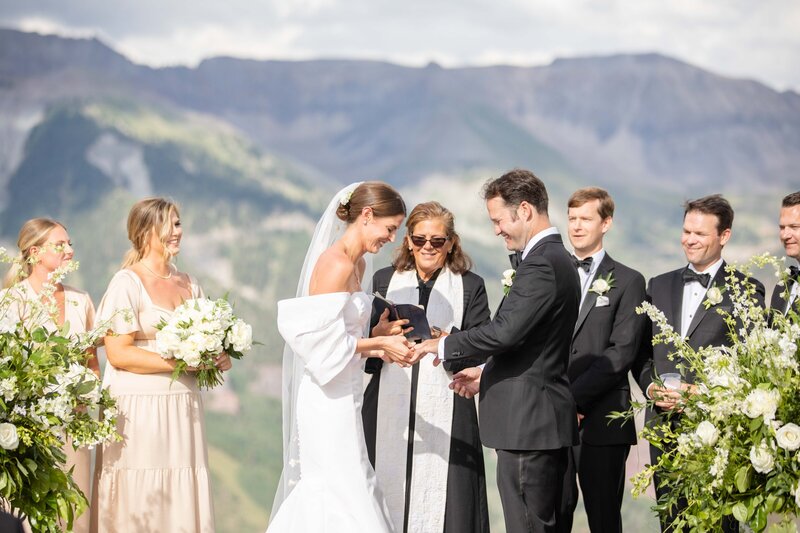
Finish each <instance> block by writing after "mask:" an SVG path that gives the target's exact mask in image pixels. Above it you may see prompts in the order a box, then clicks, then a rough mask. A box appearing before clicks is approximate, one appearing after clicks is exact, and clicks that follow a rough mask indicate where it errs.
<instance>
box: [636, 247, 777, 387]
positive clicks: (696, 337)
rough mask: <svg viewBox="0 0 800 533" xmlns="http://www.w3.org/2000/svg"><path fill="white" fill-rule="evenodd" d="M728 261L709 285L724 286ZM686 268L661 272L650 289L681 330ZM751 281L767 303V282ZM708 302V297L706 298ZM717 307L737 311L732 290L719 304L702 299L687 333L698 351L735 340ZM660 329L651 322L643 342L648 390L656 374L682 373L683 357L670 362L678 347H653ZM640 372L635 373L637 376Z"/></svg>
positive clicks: (642, 373) (643, 377)
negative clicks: (706, 301)
mask: <svg viewBox="0 0 800 533" xmlns="http://www.w3.org/2000/svg"><path fill="white" fill-rule="evenodd" d="M725 265H726V263H725V261H723V262H722V266H720V268H719V270H718V271H717V274H716V275H715V276H714V279H712V280H711V283H710V284H709V288H710V287H713V286H715V285H716V286H717V287H720V288H721V287H724V286H725V278H726V277H727V276H728V273H727V272H725ZM684 270H685V269H684V268H679V269H678V270H673V271H672V272H667V273H666V274H661V275H660V276H656V277H655V278H653V279H651V280H650V284H649V285H648V288H647V294H648V299H649V300H650V301H651V302H652V303H653V305H655V306H656V307H658V308H659V309H660V310H661V311H662V312H663V313H664V316H666V317H667V322H669V324H670V325H672V327H673V328H674V329H675V331H677V332H679V333H680V330H681V314H682V309H681V308H682V305H683V285H684V284H683V277H682V276H683V271H684ZM736 276H737V278H739V279H740V280H742V279H744V275H743V274H741V273H740V272H737V273H736ZM751 281H752V282H754V283H755V285H756V298H757V299H758V303H759V305H761V306H762V307H763V306H764V292H765V291H764V285H763V284H762V283H761V282H760V281H758V280H756V279H752V278H751ZM703 301H705V298H704V299H703ZM717 309H722V310H724V311H727V312H728V313H731V312H732V311H733V303H732V302H731V298H730V291H729V290H724V291H723V292H722V302H720V303H719V304H718V305H715V306H712V307H709V308H708V309H706V308H705V306H704V305H703V303H702V302H701V303H700V305H699V306H698V308H697V312H696V313H695V315H694V318H692V322H691V324H689V329H688V330H687V332H686V336H687V337H688V343H689V346H691V347H692V348H694V349H695V350H696V349H698V348H700V347H703V346H730V344H731V339H730V336H729V335H730V334H729V331H728V326H727V324H726V323H725V320H724V319H723V317H722V315H720V314H719V313H717V312H716V310H717ZM659 331H660V330H659V328H658V326H657V325H656V324H655V323H651V326H650V334H649V335H645V339H644V342H643V343H642V345H643V346H642V351H641V353H640V356H641V359H640V361H641V364H640V363H638V362H637V367H638V369H637V371H638V381H639V386H640V387H641V388H642V392H646V391H647V387H649V386H650V384H651V383H653V377H654V375H661V374H664V373H665V372H678V370H677V369H676V366H675V365H677V364H678V363H679V362H680V358H679V357H675V358H674V360H672V361H670V360H669V359H668V358H667V354H668V353H670V352H673V351H674V350H675V347H674V346H673V345H672V344H663V343H661V344H657V345H656V346H653V344H652V338H653V335H656V334H657V333H659ZM636 375H637V374H634V376H636ZM684 379H685V380H686V381H687V382H689V383H692V382H694V376H693V375H692V374H691V373H687V375H686V376H684Z"/></svg>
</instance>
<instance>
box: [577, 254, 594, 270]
mask: <svg viewBox="0 0 800 533" xmlns="http://www.w3.org/2000/svg"><path fill="white" fill-rule="evenodd" d="M572 264H573V265H575V268H582V269H583V271H584V272H586V273H587V274H588V273H589V271H590V270H591V269H592V256H589V257H587V258H586V259H578V258H577V257H575V256H574V255H573V256H572Z"/></svg>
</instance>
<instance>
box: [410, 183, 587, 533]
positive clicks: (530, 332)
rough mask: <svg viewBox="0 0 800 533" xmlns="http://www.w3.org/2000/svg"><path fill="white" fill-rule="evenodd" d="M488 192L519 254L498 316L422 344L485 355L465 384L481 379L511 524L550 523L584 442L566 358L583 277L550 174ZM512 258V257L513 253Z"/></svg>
mask: <svg viewBox="0 0 800 533" xmlns="http://www.w3.org/2000/svg"><path fill="white" fill-rule="evenodd" d="M483 197H484V199H485V200H486V209H487V211H488V212H489V218H490V219H491V221H492V223H493V224H494V230H495V233H496V234H497V235H499V236H501V237H503V239H504V240H505V242H506V247H507V248H508V249H509V250H512V251H515V252H516V254H514V255H518V256H519V257H520V263H519V266H518V267H517V268H516V273H515V275H514V278H513V283H512V285H511V287H510V290H509V291H508V294H507V295H506V297H505V298H504V299H503V301H502V302H501V304H500V308H499V309H498V310H497V312H496V313H495V316H494V318H493V319H492V320H491V322H489V323H487V324H485V325H483V326H479V327H476V328H472V329H470V330H467V331H462V332H459V333H454V334H452V335H449V336H447V337H443V338H440V339H431V340H428V341H425V342H423V343H421V344H418V345H417V348H416V355H417V357H421V356H422V355H424V354H425V353H437V354H438V355H439V357H438V358H437V359H436V360H435V362H434V364H438V361H439V360H440V359H441V360H444V361H456V360H459V359H473V358H478V359H485V358H487V357H488V362H487V363H486V367H485V368H484V369H483V373H482V376H481V374H480V371H478V370H477V369H467V371H464V372H460V373H459V374H457V375H456V376H455V380H456V381H455V382H454V386H455V388H456V391H457V392H460V393H462V394H464V395H470V394H472V393H475V392H477V389H478V386H479V387H480V393H481V395H480V433H481V440H482V441H483V444H484V445H485V446H488V447H490V448H495V449H496V450H497V485H498V488H499V490H500V498H501V500H502V503H503V514H504V516H505V523H506V531H508V533H527V532H551V531H555V527H556V509H557V508H558V505H559V503H560V498H561V495H560V488H561V486H562V480H563V477H564V473H565V470H566V468H567V450H568V448H569V447H570V446H573V445H575V444H577V443H578V428H577V422H576V420H577V413H576V410H575V403H574V402H573V400H572V396H571V394H570V390H569V381H568V380H567V365H568V363H569V346H570V342H571V340H572V330H573V326H574V325H575V320H576V319H577V316H578V302H579V300H580V286H579V282H578V274H577V272H576V271H575V268H574V267H573V265H572V259H571V257H570V255H569V254H568V253H567V251H566V250H565V249H564V245H563V243H562V241H561V237H560V236H559V234H558V231H557V230H556V228H555V227H553V226H552V225H551V224H550V219H549V216H548V214H547V202H548V199H547V190H546V189H545V186H544V183H542V181H541V180H539V178H537V177H536V176H534V174H533V173H532V172H530V171H528V170H512V171H511V172H508V173H506V174H504V175H503V176H501V177H499V178H497V179H495V180H492V181H490V182H488V183H487V184H486V185H485V186H484V190H483ZM512 257H513V256H512Z"/></svg>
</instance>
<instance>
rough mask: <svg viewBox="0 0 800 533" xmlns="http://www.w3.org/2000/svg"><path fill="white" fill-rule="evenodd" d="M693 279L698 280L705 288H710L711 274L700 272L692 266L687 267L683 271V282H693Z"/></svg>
mask: <svg viewBox="0 0 800 533" xmlns="http://www.w3.org/2000/svg"><path fill="white" fill-rule="evenodd" d="M693 281H696V282H697V283H699V284H700V285H702V286H703V287H704V288H708V283H709V282H710V281H711V274H700V273H699V272H695V271H694V270H692V269H691V268H687V269H686V270H684V271H683V282H684V283H691V282H693Z"/></svg>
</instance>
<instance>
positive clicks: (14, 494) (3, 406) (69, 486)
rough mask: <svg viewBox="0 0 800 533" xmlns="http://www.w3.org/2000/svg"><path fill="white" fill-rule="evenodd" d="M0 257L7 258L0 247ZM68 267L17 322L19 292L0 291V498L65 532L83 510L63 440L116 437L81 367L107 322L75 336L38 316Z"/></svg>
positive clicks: (35, 525)
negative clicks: (55, 327)
mask: <svg viewBox="0 0 800 533" xmlns="http://www.w3.org/2000/svg"><path fill="white" fill-rule="evenodd" d="M0 256H2V257H0V259H3V260H4V261H11V259H10V258H9V257H8V256H7V255H6V254H5V250H3V249H1V248H0ZM75 268H77V265H76V264H72V265H65V266H64V267H63V268H60V269H59V270H57V271H56V272H55V273H54V275H53V276H52V277H51V279H50V284H51V285H50V286H49V287H48V285H45V290H43V291H42V293H43V295H44V296H45V299H44V301H41V302H40V301H34V302H30V301H28V302H25V303H24V306H25V307H26V309H28V310H30V311H31V316H26V317H25V321H24V323H23V322H18V321H17V319H16V313H14V312H12V306H16V305H22V303H21V302H18V299H19V298H20V294H19V293H17V292H16V291H14V290H13V289H12V290H8V291H3V292H2V293H0V499H2V500H4V501H5V502H7V504H8V505H9V506H10V507H11V508H12V509H16V510H18V511H19V512H20V513H22V514H24V515H25V516H27V518H28V521H29V523H30V525H31V528H32V529H33V531H34V532H47V533H50V532H52V533H55V532H57V531H61V530H62V528H63V527H64V525H66V526H67V529H69V530H70V531H71V530H72V523H73V520H74V518H75V517H76V516H78V515H79V514H81V513H82V512H84V511H85V510H86V508H87V506H88V502H87V501H86V497H85V496H84V495H83V494H82V493H81V491H80V489H79V488H78V486H77V485H76V484H75V482H74V481H73V479H72V474H71V472H70V471H68V470H67V469H66V464H65V463H66V456H65V455H64V451H63V448H64V443H65V439H66V438H69V439H71V441H72V445H73V446H74V447H75V448H78V447H82V446H88V447H93V446H96V445H98V444H101V443H103V442H108V441H111V440H119V439H120V437H119V435H118V434H117V433H116V407H115V401H114V399H113V398H112V397H111V396H110V394H109V392H108V391H107V390H105V389H103V388H102V385H101V382H100V380H99V379H98V378H97V376H95V374H94V373H93V372H92V371H91V370H89V369H88V368H87V367H86V364H85V363H86V360H87V357H88V351H87V350H89V349H90V348H91V347H92V346H93V345H94V344H95V343H96V342H97V340H98V338H99V337H100V336H102V335H103V334H104V333H105V331H106V330H107V329H108V326H107V324H106V323H103V324H99V325H98V326H97V327H96V328H95V329H94V330H92V331H91V332H88V333H87V334H85V335H82V336H81V337H80V339H75V338H70V337H69V335H68V329H67V327H63V328H61V330H60V331H52V330H51V329H48V328H47V327H45V326H44V325H39V324H43V322H41V321H40V320H38V319H37V317H40V318H43V317H47V316H48V313H49V312H50V311H52V310H53V305H54V303H55V301H54V300H53V299H50V298H48V295H52V294H53V290H54V287H55V284H57V283H58V282H59V281H60V280H61V279H62V278H63V276H64V274H65V273H66V272H68V271H71V270H75ZM98 413H99V414H101V415H102V416H99V417H98ZM98 418H99V419H98Z"/></svg>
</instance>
